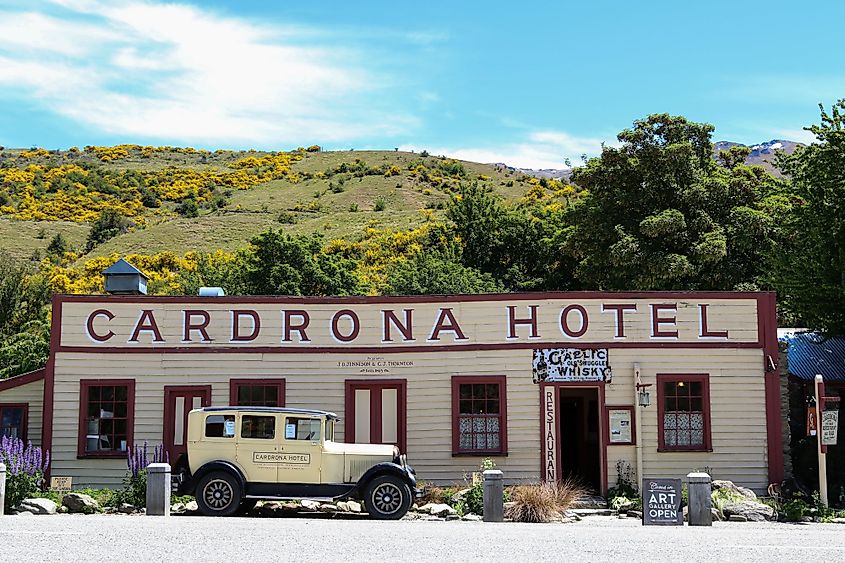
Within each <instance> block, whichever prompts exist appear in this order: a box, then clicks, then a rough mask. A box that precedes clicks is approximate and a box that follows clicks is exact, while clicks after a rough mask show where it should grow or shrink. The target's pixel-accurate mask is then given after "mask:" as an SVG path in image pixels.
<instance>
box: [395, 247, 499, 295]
mask: <svg viewBox="0 0 845 563" xmlns="http://www.w3.org/2000/svg"><path fill="white" fill-rule="evenodd" d="M501 291H504V287H502V285H501V284H500V283H498V282H497V281H496V280H494V279H493V276H491V275H490V274H485V273H482V272H480V271H479V270H477V269H475V268H470V267H467V266H464V265H463V264H461V263H460V261H458V260H456V259H455V258H454V257H452V256H449V255H448V254H446V253H440V252H422V253H420V254H417V255H415V256H414V257H412V258H411V259H409V260H405V261H403V262H398V263H396V264H395V265H393V266H392V267H391V268H390V270H389V272H388V274H387V287H386V288H385V294H386V295H438V294H449V293H496V292H501Z"/></svg>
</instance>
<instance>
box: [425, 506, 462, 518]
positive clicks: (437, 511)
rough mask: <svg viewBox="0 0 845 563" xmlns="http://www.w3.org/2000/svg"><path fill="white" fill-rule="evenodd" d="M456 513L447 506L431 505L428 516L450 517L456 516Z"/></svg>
mask: <svg viewBox="0 0 845 563" xmlns="http://www.w3.org/2000/svg"><path fill="white" fill-rule="evenodd" d="M457 513H458V511H457V510H455V509H454V508H452V507H451V506H449V505H448V504H433V505H431V508H430V509H429V514H431V515H432V516H440V517H444V516H450V515H453V514H457Z"/></svg>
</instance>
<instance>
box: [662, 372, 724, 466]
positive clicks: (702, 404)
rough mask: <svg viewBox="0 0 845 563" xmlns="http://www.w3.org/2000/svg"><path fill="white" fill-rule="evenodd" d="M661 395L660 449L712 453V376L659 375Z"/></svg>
mask: <svg viewBox="0 0 845 563" xmlns="http://www.w3.org/2000/svg"><path fill="white" fill-rule="evenodd" d="M657 395H658V396H657V401H658V418H659V420H658V431H659V432H658V447H659V449H660V450H663V451H709V450H710V449H711V442H710V382H709V376H707V375H664V374H658V376H657Z"/></svg>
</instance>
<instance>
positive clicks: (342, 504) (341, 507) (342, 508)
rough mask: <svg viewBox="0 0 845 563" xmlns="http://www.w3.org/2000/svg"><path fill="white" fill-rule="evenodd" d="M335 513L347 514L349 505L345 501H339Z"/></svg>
mask: <svg viewBox="0 0 845 563" xmlns="http://www.w3.org/2000/svg"><path fill="white" fill-rule="evenodd" d="M337 511H338V512H349V503H347V502H346V501H343V500H342V501H340V502H339V503H337Z"/></svg>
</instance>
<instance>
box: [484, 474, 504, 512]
mask: <svg viewBox="0 0 845 563" xmlns="http://www.w3.org/2000/svg"><path fill="white" fill-rule="evenodd" d="M483 490H484V521H485V522H504V521H505V513H504V511H505V508H504V507H505V496H504V493H505V488H504V481H503V475H502V472H501V471H500V470H498V469H488V470H487V471H485V472H484V489H483Z"/></svg>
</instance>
